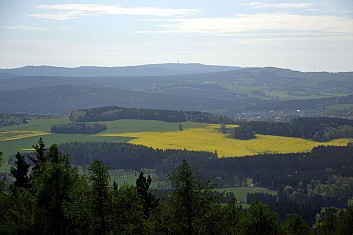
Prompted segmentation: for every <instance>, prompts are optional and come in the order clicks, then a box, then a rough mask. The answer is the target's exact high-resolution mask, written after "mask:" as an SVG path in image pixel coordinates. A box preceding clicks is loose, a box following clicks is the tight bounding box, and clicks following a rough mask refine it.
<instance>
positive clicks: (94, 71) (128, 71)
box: [0, 63, 240, 77]
mask: <svg viewBox="0 0 353 235" xmlns="http://www.w3.org/2000/svg"><path fill="white" fill-rule="evenodd" d="M239 68H240V67H235V66H221V65H204V64H196V63H190V64H179V63H166V64H146V65H137V66H125V67H98V66H80V67H76V68H65V67H55V66H46V65H45V66H44V65H43V66H25V67H21V68H13V69H0V73H4V74H5V73H6V74H15V75H20V76H62V77H94V76H100V77H124V76H168V75H185V74H197V73H212V72H222V71H230V70H236V69H239Z"/></svg>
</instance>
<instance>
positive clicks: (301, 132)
mask: <svg viewBox="0 0 353 235" xmlns="http://www.w3.org/2000/svg"><path fill="white" fill-rule="evenodd" d="M239 125H240V127H238V128H236V129H235V130H234V133H233V137H234V138H236V139H252V138H255V134H264V135H279V136H288V137H297V138H304V139H312V140H315V141H330V140H333V139H338V138H352V137H353V120H348V119H340V118H329V117H320V118H319V117H315V118H313V117H305V118H296V119H292V120H291V121H289V122H286V123H284V122H262V121H251V122H240V123H239Z"/></svg>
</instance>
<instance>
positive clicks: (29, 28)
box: [4, 25, 72, 31]
mask: <svg viewBox="0 0 353 235" xmlns="http://www.w3.org/2000/svg"><path fill="white" fill-rule="evenodd" d="M4 28H5V29H10V30H27V31H55V30H61V29H72V27H52V28H43V27H36V26H29V25H14V26H5V27H4Z"/></svg>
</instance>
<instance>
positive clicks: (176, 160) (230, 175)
mask: <svg viewBox="0 0 353 235" xmlns="http://www.w3.org/2000/svg"><path fill="white" fill-rule="evenodd" d="M59 147H60V149H61V151H62V152H64V153H70V158H71V161H72V163H73V164H75V165H81V166H86V165H88V164H90V162H92V160H93V159H96V158H97V159H100V160H102V161H103V162H104V163H105V164H107V165H108V166H109V167H110V168H111V169H133V170H140V169H142V168H150V169H157V170H158V171H159V172H160V173H161V174H163V175H168V174H169V173H170V172H171V171H172V170H173V169H174V168H175V166H177V165H179V164H180V162H181V159H187V160H188V161H189V162H190V164H192V165H193V166H194V167H196V168H198V169H199V170H200V171H201V173H202V174H203V175H204V176H205V177H206V178H208V179H212V180H215V179H217V180H216V181H217V183H218V184H219V186H220V187H231V186H241V185H243V184H244V180H245V179H246V178H252V179H253V183H254V184H257V185H260V186H264V187H266V188H270V189H275V190H278V189H279V188H280V187H281V186H282V185H289V186H291V187H296V186H297V185H298V183H299V182H302V183H303V184H309V183H311V181H312V180H313V179H314V180H316V181H322V182H325V181H327V180H328V179H329V178H330V177H331V176H332V175H340V176H342V177H353V172H352V171H351V169H353V146H352V145H349V146H319V147H315V148H314V149H313V150H312V151H311V152H309V153H291V154H262V155H256V156H249V157H234V158H217V155H216V153H211V152H200V151H188V150H161V149H153V148H149V147H145V146H141V145H133V144H127V143H91V142H86V143H80V142H71V143H66V144H61V145H59ZM352 187H353V185H352Z"/></svg>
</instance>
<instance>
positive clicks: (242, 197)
mask: <svg viewBox="0 0 353 235" xmlns="http://www.w3.org/2000/svg"><path fill="white" fill-rule="evenodd" d="M216 190H217V191H218V192H224V193H228V192H232V193H234V196H235V197H236V198H237V200H238V201H240V202H244V203H246V195H247V194H248V193H269V194H272V195H274V196H276V195H277V191H273V190H269V189H266V188H261V187H256V186H249V187H236V188H220V189H216Z"/></svg>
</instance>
